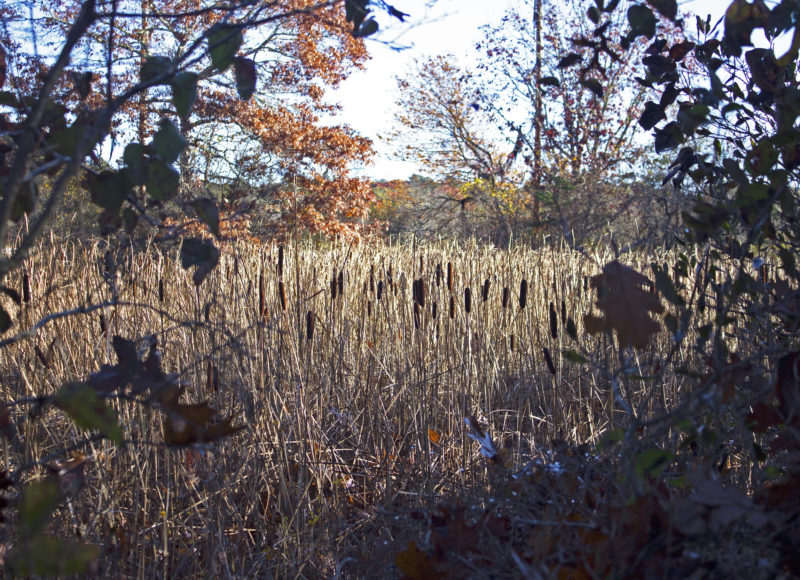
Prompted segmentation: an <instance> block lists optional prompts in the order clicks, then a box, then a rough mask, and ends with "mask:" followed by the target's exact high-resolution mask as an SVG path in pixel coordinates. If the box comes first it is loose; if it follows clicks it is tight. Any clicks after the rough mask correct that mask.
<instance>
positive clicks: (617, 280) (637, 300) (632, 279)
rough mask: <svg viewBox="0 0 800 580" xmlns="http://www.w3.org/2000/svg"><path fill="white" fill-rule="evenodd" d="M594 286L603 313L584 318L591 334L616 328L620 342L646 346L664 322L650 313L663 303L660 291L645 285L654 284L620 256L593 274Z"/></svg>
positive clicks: (628, 344) (592, 281) (658, 310)
mask: <svg viewBox="0 0 800 580" xmlns="http://www.w3.org/2000/svg"><path fill="white" fill-rule="evenodd" d="M591 285H592V288H595V289H597V307H598V308H599V309H600V311H601V312H602V313H603V315H604V316H603V317H602V318H601V317H597V316H593V315H591V314H589V315H586V316H584V318H583V322H584V325H585V327H586V331H587V332H588V333H589V334H596V333H598V332H604V331H608V330H612V329H613V330H615V331H616V332H617V338H618V340H619V344H620V346H623V347H625V346H634V347H636V348H644V347H645V346H647V341H648V340H649V339H650V337H651V336H652V335H653V334H655V333H657V332H658V331H659V329H660V328H661V326H660V325H659V323H658V322H657V321H655V320H653V319H652V318H651V317H650V313H661V312H663V311H664V307H663V306H662V305H661V301H660V300H659V298H658V295H657V294H653V293H650V292H647V291H645V290H644V289H643V288H642V287H643V286H648V287H652V283H651V282H650V280H648V279H647V278H646V277H644V276H642V275H641V274H639V273H638V272H637V271H636V270H634V269H633V268H629V267H628V266H624V265H623V264H621V263H619V262H618V261H617V260H614V261H613V262H609V263H608V264H606V265H605V266H604V267H603V273H602V274H598V275H597V276H593V277H592V279H591Z"/></svg>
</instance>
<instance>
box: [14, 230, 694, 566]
mask: <svg viewBox="0 0 800 580" xmlns="http://www.w3.org/2000/svg"><path fill="white" fill-rule="evenodd" d="M659 258H660V259H663V256H660V257H659ZM611 259H613V256H611V255H606V254H603V253H600V254H597V255H595V256H587V255H585V254H579V253H575V252H570V251H568V250H566V249H545V250H530V249H525V248H513V249H511V250H507V251H506V250H500V249H496V248H492V247H484V246H478V245H471V244H466V245H456V244H438V245H427V244H417V243H407V244H403V245H399V246H388V245H360V246H351V245H330V246H327V247H324V248H320V247H314V246H312V245H310V244H308V245H307V244H299V245H297V246H295V245H294V244H291V243H290V244H288V245H286V246H268V245H263V246H252V245H245V244H238V245H237V244H233V245H229V246H227V247H225V249H224V251H223V256H222V259H221V262H220V264H219V266H218V267H217V268H216V269H215V270H214V272H213V273H212V274H211V275H209V277H208V278H207V280H206V281H205V282H204V283H203V285H202V286H201V287H199V288H196V287H194V285H193V283H192V281H191V273H190V272H187V271H184V270H182V269H181V267H180V260H179V259H178V257H177V249H174V250H173V251H170V252H166V253H163V252H162V251H160V250H159V249H157V248H156V247H153V246H148V247H147V248H146V249H143V250H139V251H134V250H131V249H130V248H128V249H125V250H113V249H112V248H108V247H106V246H105V245H104V244H103V243H102V242H100V241H98V242H95V243H93V244H87V245H81V244H78V243H74V242H68V243H66V244H63V245H61V246H59V247H51V248H49V249H48V248H47V247H44V246H43V247H42V248H40V249H39V250H38V251H37V252H35V253H33V254H32V256H31V257H30V258H29V259H28V261H27V262H26V264H25V267H24V268H23V269H22V270H21V271H20V274H19V280H18V281H17V282H18V284H19V286H20V288H22V287H23V285H24V284H27V283H29V284H30V295H31V296H30V301H29V302H26V303H24V304H23V305H22V307H21V309H19V313H18V318H19V327H20V328H27V327H28V326H30V325H31V324H33V323H35V322H36V321H38V320H40V319H42V318H43V317H44V316H46V315H47V314H49V313H52V312H59V311H65V310H72V309H75V308H78V307H80V306H81V305H87V304H93V303H99V302H102V301H104V300H110V299H113V298H114V297H116V298H117V299H118V301H119V303H120V305H117V306H113V307H109V308H106V309H104V310H101V311H93V312H91V313H88V314H81V313H78V314H75V315H73V316H68V317H64V318H59V319H57V320H53V321H52V322H50V323H48V324H46V325H45V326H44V327H43V328H41V329H40V330H39V332H37V333H36V335H35V336H34V337H32V338H28V339H25V340H22V341H20V342H18V343H16V344H13V345H10V346H7V347H6V348H4V349H2V350H0V370H1V371H2V376H3V397H4V399H5V400H7V401H21V403H20V404H18V405H15V406H14V407H13V408H12V420H13V422H14V423H15V424H16V425H17V426H18V433H19V437H18V439H17V440H16V441H13V442H8V441H6V443H5V445H4V461H5V464H6V468H7V469H9V471H12V472H15V471H17V470H20V469H21V468H26V467H28V466H34V467H32V468H31V469H29V470H28V471H26V472H25V473H26V478H28V479H31V478H35V477H38V476H39V475H41V474H42V473H44V471H45V469H44V468H43V467H41V465H42V464H43V463H47V462H52V461H54V460H57V459H64V458H65V457H66V455H65V454H64V453H63V450H64V449H65V448H67V447H70V446H72V445H77V446H78V449H79V450H80V451H81V452H82V453H84V454H86V455H87V456H88V457H89V458H90V462H88V463H87V467H86V469H85V478H86V484H85V486H84V488H83V489H82V490H81V491H79V492H78V493H77V494H74V495H72V496H71V497H70V499H69V501H68V502H67V503H66V504H65V505H64V506H62V508H60V509H59V512H58V515H57V518H56V520H55V522H54V524H53V526H52V531H53V533H58V534H63V535H67V536H79V537H81V538H83V539H84V540H85V541H88V542H92V543H95V544H97V545H99V546H100V547H101V560H100V562H99V565H100V571H101V574H102V575H103V576H105V577H137V578H153V577H164V578H167V577H169V578H175V577H200V576H206V577H232V578H256V577H282V578H285V577H329V576H335V575H337V574H339V575H346V576H359V575H371V574H375V573H376V570H375V569H371V568H370V562H374V561H376V558H377V559H378V561H379V560H380V554H377V555H376V553H375V551H376V546H378V547H380V546H385V545H392V543H393V542H402V540H403V537H404V534H406V535H410V534H412V532H414V530H413V529H410V528H409V526H412V527H413V525H414V524H413V518H409V517H408V516H409V514H413V513H416V512H415V510H418V509H420V508H424V507H429V506H431V505H434V504H435V503H436V502H437V501H439V500H440V499H441V498H446V497H452V496H457V495H459V494H464V493H467V492H469V490H473V491H474V490H481V489H485V488H486V486H487V485H489V483H488V480H487V475H486V464H485V462H484V460H483V458H481V456H480V455H479V453H478V449H477V448H476V445H475V444H474V443H473V442H472V441H471V440H470V439H469V438H468V437H466V433H465V429H464V423H463V419H464V418H465V417H467V416H470V415H475V416H477V417H478V419H479V420H480V421H481V422H482V423H483V424H484V425H486V426H488V428H489V430H490V432H491V434H492V437H494V439H495V441H496V442H497V443H498V446H499V447H501V448H502V449H503V453H504V456H505V457H506V463H507V464H508V465H513V466H519V465H523V464H525V463H526V462H528V461H530V460H531V459H533V458H540V459H542V460H544V461H547V459H548V450H549V449H550V448H551V445H552V442H553V441H567V442H570V443H587V444H589V445H594V444H596V443H597V442H598V441H599V440H600V437H601V435H602V433H604V432H605V431H607V430H608V429H609V428H610V427H611V426H612V425H614V424H617V423H619V422H620V421H624V420H625V417H626V416H627V414H628V410H626V408H624V407H626V406H633V407H634V408H635V409H636V411H637V413H639V414H640V415H642V416H656V415H657V414H659V413H663V412H664V411H665V410H667V409H669V408H671V407H672V406H673V405H674V404H676V401H677V399H678V397H679V395H680V393H681V390H682V389H684V388H686V385H687V384H689V383H686V382H685V381H688V379H686V378H685V377H679V376H677V375H673V374H670V373H668V372H662V373H661V374H660V375H659V383H658V384H653V383H652V382H648V381H640V382H637V381H635V380H631V381H628V382H626V383H625V384H624V388H623V387H621V386H620V387H618V388H617V390H615V389H614V388H612V387H611V383H612V379H611V377H612V371H613V369H616V368H618V367H619V366H620V365H621V364H625V365H629V366H630V368H631V369H634V370H635V369H639V370H635V372H634V370H632V371H631V372H629V373H627V374H628V375H635V374H638V375H642V376H644V375H647V374H648V373H649V370H648V369H651V368H652V367H653V365H655V364H657V363H658V361H660V360H662V359H663V358H664V356H665V353H667V352H669V350H670V348H671V346H672V344H673V343H672V341H671V339H670V336H669V334H668V333H667V332H666V331H664V332H662V333H661V334H660V335H659V336H658V337H657V339H656V340H655V341H654V343H653V344H652V345H651V346H650V347H649V348H648V349H647V350H645V351H643V352H640V353H636V354H635V355H630V354H623V353H619V352H617V351H616V350H615V347H614V344H613V341H612V340H611V339H610V338H609V337H608V336H605V335H598V336H593V337H589V336H587V335H585V333H584V332H583V328H582V317H583V315H584V314H587V313H589V312H591V311H592V308H593V306H592V304H593V302H594V296H592V295H591V293H590V291H589V288H588V286H587V284H586V280H587V277H588V276H591V275H594V274H596V273H598V271H599V270H600V267H601V266H602V265H603V264H605V263H606V262H608V261H609V260H611ZM652 259H653V256H652V255H651V256H646V255H634V256H630V257H629V258H628V259H627V260H626V263H627V264H628V265H630V266H632V267H633V268H635V269H637V270H638V271H640V272H644V273H645V274H649V266H648V264H649V262H650V261H651V260H652ZM23 275H24V277H25V279H23ZM509 294H510V295H511V296H510V299H509V296H508V295H509ZM415 298H416V299H415ZM465 298H466V300H467V302H466V303H465ZM504 304H505V306H504ZM568 321H569V323H570V324H572V326H573V328H572V333H574V334H575V335H576V336H577V337H578V341H577V342H576V341H574V340H573V339H572V338H570V333H568V332H567V330H566V329H567V324H568ZM15 328H16V327H15ZM150 334H153V335H155V336H156V337H157V340H158V346H159V349H160V351H161V352H162V355H163V364H164V366H165V370H166V371H167V372H175V373H179V376H180V380H181V381H182V382H183V383H185V384H186V385H187V393H188V397H189V399H191V400H193V401H198V402H199V401H205V400H208V401H210V402H211V403H212V404H213V406H214V407H215V408H217V409H220V410H221V411H222V412H223V414H225V415H226V416H227V415H230V414H236V415H237V416H238V417H239V419H240V423H241V424H243V425H244V426H245V428H244V430H243V431H242V432H240V433H239V434H237V435H235V436H233V437H230V438H229V439H227V440H224V441H222V442H219V443H217V444H215V445H213V446H210V447H193V448H186V449H170V448H166V447H165V446H164V445H163V444H161V442H162V441H163V435H162V421H163V417H162V415H161V414H160V413H159V412H157V411H155V410H154V409H150V408H148V407H147V406H146V405H142V404H140V403H135V402H132V401H130V400H128V399H127V398H125V397H115V398H113V399H112V402H113V405H114V406H115V408H116V409H117V412H118V414H119V420H120V424H121V425H122V426H123V429H124V432H125V437H126V441H127V443H126V444H123V445H120V446H114V445H113V444H111V443H109V442H107V441H90V442H86V439H87V434H86V433H85V432H82V431H80V430H78V429H77V428H76V427H75V426H74V425H73V424H72V423H71V422H70V421H69V420H67V419H66V418H65V417H64V415H63V414H62V413H61V411H59V410H58V409H55V408H53V407H51V406H46V407H44V408H40V407H39V406H37V405H36V403H35V402H32V401H31V398H33V397H37V396H40V395H48V394H52V393H54V392H55V391H56V390H57V389H58V388H59V387H60V386H61V385H62V384H63V383H65V382H69V381H79V380H82V379H85V378H86V377H87V375H88V374H89V373H91V372H95V371H97V370H98V369H99V368H100V366H101V365H103V364H114V363H116V359H115V355H114V352H113V350H112V348H111V339H112V338H113V336H115V335H120V336H123V337H126V338H131V339H135V338H140V337H143V336H145V335H150ZM568 350H572V351H574V353H576V354H580V355H581V356H583V357H584V358H585V359H586V360H587V361H588V362H586V363H584V364H578V363H576V362H573V360H571V359H570V358H567V357H565V356H564V353H565V352H566V351H568ZM544 353H547V355H545V354H544ZM546 356H547V357H549V359H550V365H551V366H549V365H548V362H547V360H546ZM626 357H627V358H626ZM572 358H573V359H574V356H573V357H572ZM84 442H85V444H84ZM409 522H411V523H409ZM404 526H405V527H404ZM380 573H381V574H388V573H389V572H387V571H386V570H382V571H381V572H380Z"/></svg>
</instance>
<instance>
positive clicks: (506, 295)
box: [503, 286, 511, 308]
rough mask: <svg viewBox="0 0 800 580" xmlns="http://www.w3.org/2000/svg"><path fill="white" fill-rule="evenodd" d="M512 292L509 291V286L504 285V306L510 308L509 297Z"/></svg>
mask: <svg viewBox="0 0 800 580" xmlns="http://www.w3.org/2000/svg"><path fill="white" fill-rule="evenodd" d="M510 295H511V292H509V291H508V286H504V287H503V308H508V297H509V296H510Z"/></svg>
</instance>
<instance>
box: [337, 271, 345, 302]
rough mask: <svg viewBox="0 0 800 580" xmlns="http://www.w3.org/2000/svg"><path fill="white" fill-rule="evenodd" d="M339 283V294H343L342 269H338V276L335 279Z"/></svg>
mask: <svg viewBox="0 0 800 580" xmlns="http://www.w3.org/2000/svg"><path fill="white" fill-rule="evenodd" d="M337 283H338V285H339V296H342V297H343V296H344V270H339V278H338V279H337Z"/></svg>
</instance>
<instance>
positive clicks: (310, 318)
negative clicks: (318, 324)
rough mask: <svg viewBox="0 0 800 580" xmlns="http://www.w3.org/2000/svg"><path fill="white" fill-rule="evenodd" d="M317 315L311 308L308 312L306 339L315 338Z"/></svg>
mask: <svg viewBox="0 0 800 580" xmlns="http://www.w3.org/2000/svg"><path fill="white" fill-rule="evenodd" d="M315 318H316V316H315V315H314V312H313V311H311V310H309V311H308V314H306V341H307V342H311V341H312V340H313V339H314V321H315Z"/></svg>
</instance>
